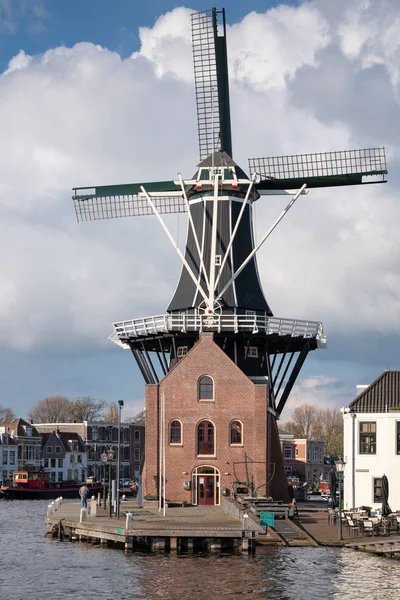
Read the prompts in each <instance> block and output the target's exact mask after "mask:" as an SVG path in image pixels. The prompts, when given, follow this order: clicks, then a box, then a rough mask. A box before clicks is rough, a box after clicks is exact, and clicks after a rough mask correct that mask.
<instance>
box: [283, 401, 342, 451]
mask: <svg viewBox="0 0 400 600" xmlns="http://www.w3.org/2000/svg"><path fill="white" fill-rule="evenodd" d="M279 429H280V431H287V432H288V433H291V434H293V435H294V436H295V437H296V438H303V439H304V438H305V439H309V440H312V439H313V440H322V441H323V442H325V453H326V455H327V456H333V457H335V456H342V455H343V417H342V415H341V413H340V411H339V410H337V409H331V408H320V409H318V407H317V406H315V405H313V404H301V405H300V406H298V407H297V408H295V410H294V411H293V417H292V419H291V420H290V421H287V422H286V423H282V424H280V425H279Z"/></svg>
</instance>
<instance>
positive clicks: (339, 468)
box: [335, 458, 346, 541]
mask: <svg viewBox="0 0 400 600" xmlns="http://www.w3.org/2000/svg"><path fill="white" fill-rule="evenodd" d="M345 466H346V463H345V462H344V461H343V460H341V459H340V458H339V459H338V460H337V461H335V467H336V474H337V480H338V484H339V515H338V517H339V518H338V540H339V541H341V540H342V539H343V535H342V507H341V504H342V483H343V480H344V468H345Z"/></svg>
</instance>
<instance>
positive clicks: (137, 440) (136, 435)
mask: <svg viewBox="0 0 400 600" xmlns="http://www.w3.org/2000/svg"><path fill="white" fill-rule="evenodd" d="M133 439H134V442H135V443H136V444H139V443H140V430H139V429H135V432H134V434H133Z"/></svg>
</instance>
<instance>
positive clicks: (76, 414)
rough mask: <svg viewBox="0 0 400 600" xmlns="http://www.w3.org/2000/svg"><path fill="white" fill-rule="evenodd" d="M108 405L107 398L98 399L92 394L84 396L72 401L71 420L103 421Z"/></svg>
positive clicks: (78, 421)
mask: <svg viewBox="0 0 400 600" xmlns="http://www.w3.org/2000/svg"><path fill="white" fill-rule="evenodd" d="M106 406H108V404H107V402H106V401H105V400H96V399H95V398H92V397H91V396H82V397H80V398H77V399H76V400H73V401H72V402H71V407H70V420H71V421H76V422H77V423H80V422H81V421H101V420H102V418H103V417H104V409H105V408H106Z"/></svg>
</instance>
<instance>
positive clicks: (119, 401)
mask: <svg viewBox="0 0 400 600" xmlns="http://www.w3.org/2000/svg"><path fill="white" fill-rule="evenodd" d="M123 406H124V401H123V400H118V456H117V510H116V512H117V519H119V478H120V471H121V411H122V407H123Z"/></svg>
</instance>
